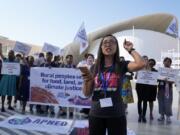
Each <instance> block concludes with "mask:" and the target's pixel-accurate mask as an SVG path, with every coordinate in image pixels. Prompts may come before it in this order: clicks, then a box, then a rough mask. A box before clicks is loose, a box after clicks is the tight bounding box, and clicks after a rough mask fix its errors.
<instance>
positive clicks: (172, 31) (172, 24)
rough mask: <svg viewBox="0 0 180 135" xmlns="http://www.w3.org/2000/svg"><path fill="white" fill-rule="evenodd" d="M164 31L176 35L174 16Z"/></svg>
mask: <svg viewBox="0 0 180 135" xmlns="http://www.w3.org/2000/svg"><path fill="white" fill-rule="evenodd" d="M166 33H168V34H170V35H173V36H175V37H178V29H177V22H176V19H175V18H173V20H172V21H171V23H170V24H169V26H168V28H167V29H166Z"/></svg>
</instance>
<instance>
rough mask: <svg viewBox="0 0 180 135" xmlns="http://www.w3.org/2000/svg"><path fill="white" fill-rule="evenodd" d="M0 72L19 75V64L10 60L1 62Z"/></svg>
mask: <svg viewBox="0 0 180 135" xmlns="http://www.w3.org/2000/svg"><path fill="white" fill-rule="evenodd" d="M1 74H5V75H17V76H19V75H20V64H19V63H12V62H3V64H2V69H1Z"/></svg>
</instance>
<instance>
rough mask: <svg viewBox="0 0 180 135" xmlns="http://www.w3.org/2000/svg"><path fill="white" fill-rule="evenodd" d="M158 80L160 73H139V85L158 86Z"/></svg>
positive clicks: (143, 71)
mask: <svg viewBox="0 0 180 135" xmlns="http://www.w3.org/2000/svg"><path fill="white" fill-rule="evenodd" d="M157 78H158V72H152V71H145V70H142V71H138V74H137V83H141V84H148V85H157Z"/></svg>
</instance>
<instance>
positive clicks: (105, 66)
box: [80, 35, 144, 135]
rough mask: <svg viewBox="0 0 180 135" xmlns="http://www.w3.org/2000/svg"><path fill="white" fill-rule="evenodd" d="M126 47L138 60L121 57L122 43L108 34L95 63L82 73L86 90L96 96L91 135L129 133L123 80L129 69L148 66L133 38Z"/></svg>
mask: <svg viewBox="0 0 180 135" xmlns="http://www.w3.org/2000/svg"><path fill="white" fill-rule="evenodd" d="M124 48H125V49H126V50H127V51H128V52H129V54H130V55H131V56H132V57H133V58H134V62H127V61H123V62H120V59H119V45H118V41H117V39H116V37H115V36H113V35H107V36H104V37H103V38H102V40H101V43H100V46H99V50H98V57H97V61H96V63H95V65H94V66H93V67H92V68H91V71H92V72H91V71H89V70H88V69H87V68H85V67H80V70H81V72H82V77H83V80H84V83H83V93H84V95H85V96H91V95H93V96H92V104H91V109H90V114H89V135H105V134H106V130H107V132H108V135H117V134H118V135H126V134H127V124H126V116H125V108H124V103H123V100H122V97H121V84H122V83H121V82H122V78H123V76H124V75H125V73H126V72H127V71H137V70H139V69H141V68H143V67H144V61H143V60H142V58H141V56H140V55H139V53H138V52H136V51H135V49H134V48H133V44H132V43H131V42H130V41H126V40H125V41H124Z"/></svg>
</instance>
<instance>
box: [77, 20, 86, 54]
mask: <svg viewBox="0 0 180 135" xmlns="http://www.w3.org/2000/svg"><path fill="white" fill-rule="evenodd" d="M74 41H75V42H78V43H79V44H80V54H81V53H82V52H84V51H85V50H86V48H87V47H88V40H87V35H86V30H85V27H84V22H83V23H82V25H81V27H80V28H79V30H78V32H77V34H76V36H75V38H74Z"/></svg>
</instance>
